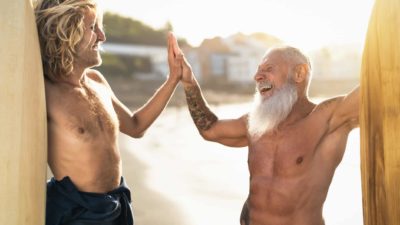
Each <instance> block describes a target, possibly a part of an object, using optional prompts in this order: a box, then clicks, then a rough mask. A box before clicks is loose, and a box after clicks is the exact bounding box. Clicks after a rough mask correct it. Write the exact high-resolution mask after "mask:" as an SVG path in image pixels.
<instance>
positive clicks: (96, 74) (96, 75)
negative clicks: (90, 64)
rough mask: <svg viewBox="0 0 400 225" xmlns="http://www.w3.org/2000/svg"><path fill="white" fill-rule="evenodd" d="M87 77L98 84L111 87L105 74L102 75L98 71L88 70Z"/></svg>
mask: <svg viewBox="0 0 400 225" xmlns="http://www.w3.org/2000/svg"><path fill="white" fill-rule="evenodd" d="M86 75H87V76H88V78H90V79H91V80H93V81H96V82H97V83H101V84H104V85H106V86H107V87H109V86H110V85H109V84H108V82H107V80H106V78H105V77H104V76H103V74H101V73H100V71H98V70H94V69H88V71H87V73H86Z"/></svg>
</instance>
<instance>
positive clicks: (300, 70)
mask: <svg viewBox="0 0 400 225" xmlns="http://www.w3.org/2000/svg"><path fill="white" fill-rule="evenodd" d="M308 70H309V68H308V65H307V64H299V65H297V66H296V67H295V68H294V71H295V73H294V77H293V80H294V81H296V82H297V83H301V82H303V81H304V80H306V78H307V74H308Z"/></svg>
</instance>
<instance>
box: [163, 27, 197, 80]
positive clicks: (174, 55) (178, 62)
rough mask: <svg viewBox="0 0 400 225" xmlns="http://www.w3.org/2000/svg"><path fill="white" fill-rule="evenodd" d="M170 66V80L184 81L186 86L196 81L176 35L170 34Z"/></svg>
mask: <svg viewBox="0 0 400 225" xmlns="http://www.w3.org/2000/svg"><path fill="white" fill-rule="evenodd" d="M168 65H169V76H170V78H172V79H174V80H176V81H177V82H178V81H182V83H183V84H184V85H185V84H191V83H192V82H193V80H194V74H193V71H192V67H191V66H190V64H189V63H188V61H187V59H186V58H185V56H184V55H183V52H182V50H181V49H180V48H179V45H178V41H177V39H176V37H175V35H174V34H173V33H172V32H170V33H169V34H168Z"/></svg>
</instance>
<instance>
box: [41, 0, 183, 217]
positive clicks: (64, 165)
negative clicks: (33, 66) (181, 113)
mask: <svg viewBox="0 0 400 225" xmlns="http://www.w3.org/2000/svg"><path fill="white" fill-rule="evenodd" d="M35 14H36V23H37V26H38V31H39V39H40V44H41V52H42V59H43V68H44V75H45V78H46V79H45V80H46V81H45V88H46V103H47V118H48V142H49V143H48V164H49V166H50V168H51V170H52V172H53V174H54V178H52V179H51V181H49V182H48V184H47V210H46V224H47V225H58V224H68V225H84V224H97V225H116V224H118V225H122V224H124V225H132V224H133V218H132V213H131V206H130V201H131V199H130V191H129V189H128V188H127V186H126V185H125V182H124V180H123V178H122V177H121V174H122V169H121V157H120V152H119V148H118V132H119V131H121V132H123V133H125V134H127V135H130V136H132V137H135V138H140V137H142V136H143V134H144V132H145V131H146V130H147V128H148V127H149V126H150V125H151V124H152V123H153V122H154V120H155V119H156V118H157V117H158V116H159V115H160V113H161V112H162V110H163V109H164V107H165V105H166V104H167V103H168V101H169V99H170V97H171V95H172V94H173V92H174V90H175V88H176V85H177V84H178V83H179V80H180V79H181V76H182V69H181V64H180V63H179V61H182V57H181V56H179V55H180V53H179V52H176V51H175V52H174V49H175V50H176V49H177V43H176V40H175V38H174V37H173V36H172V35H170V36H169V40H168V61H169V66H170V74H169V77H168V79H167V80H166V81H165V83H164V84H162V85H161V87H160V88H159V90H157V91H156V93H155V94H154V96H153V97H152V98H151V99H150V100H149V101H148V102H147V103H146V104H145V105H144V106H143V107H141V108H140V109H139V110H137V111H135V112H131V111H130V110H129V109H128V108H127V107H126V106H124V105H123V104H122V103H121V102H120V101H119V100H118V99H117V97H116V96H115V95H114V93H113V91H112V90H111V88H110V86H109V84H108V83H107V81H106V79H105V78H104V76H103V75H102V74H101V73H100V72H99V71H97V70H94V69H91V68H92V67H94V66H98V65H100V64H101V62H102V61H101V56H100V53H99V48H100V45H101V43H102V42H104V41H105V40H106V37H105V34H104V32H103V30H102V15H101V13H99V12H98V11H97V7H96V4H95V2H94V1H93V0H39V1H37V2H36V7H35Z"/></svg>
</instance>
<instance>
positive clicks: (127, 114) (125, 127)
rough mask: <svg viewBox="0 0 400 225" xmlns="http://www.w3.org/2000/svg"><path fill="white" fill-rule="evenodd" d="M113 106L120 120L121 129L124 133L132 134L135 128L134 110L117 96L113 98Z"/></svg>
mask: <svg viewBox="0 0 400 225" xmlns="http://www.w3.org/2000/svg"><path fill="white" fill-rule="evenodd" d="M112 103H113V107H114V110H115V113H116V114H117V117H118V120H119V129H120V131H121V132H122V133H124V134H127V135H130V133H132V132H133V130H134V129H135V125H134V123H133V121H132V112H131V110H129V109H128V107H126V106H125V105H124V104H123V103H122V102H121V101H120V100H119V99H118V98H117V97H116V96H113V98H112Z"/></svg>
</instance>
